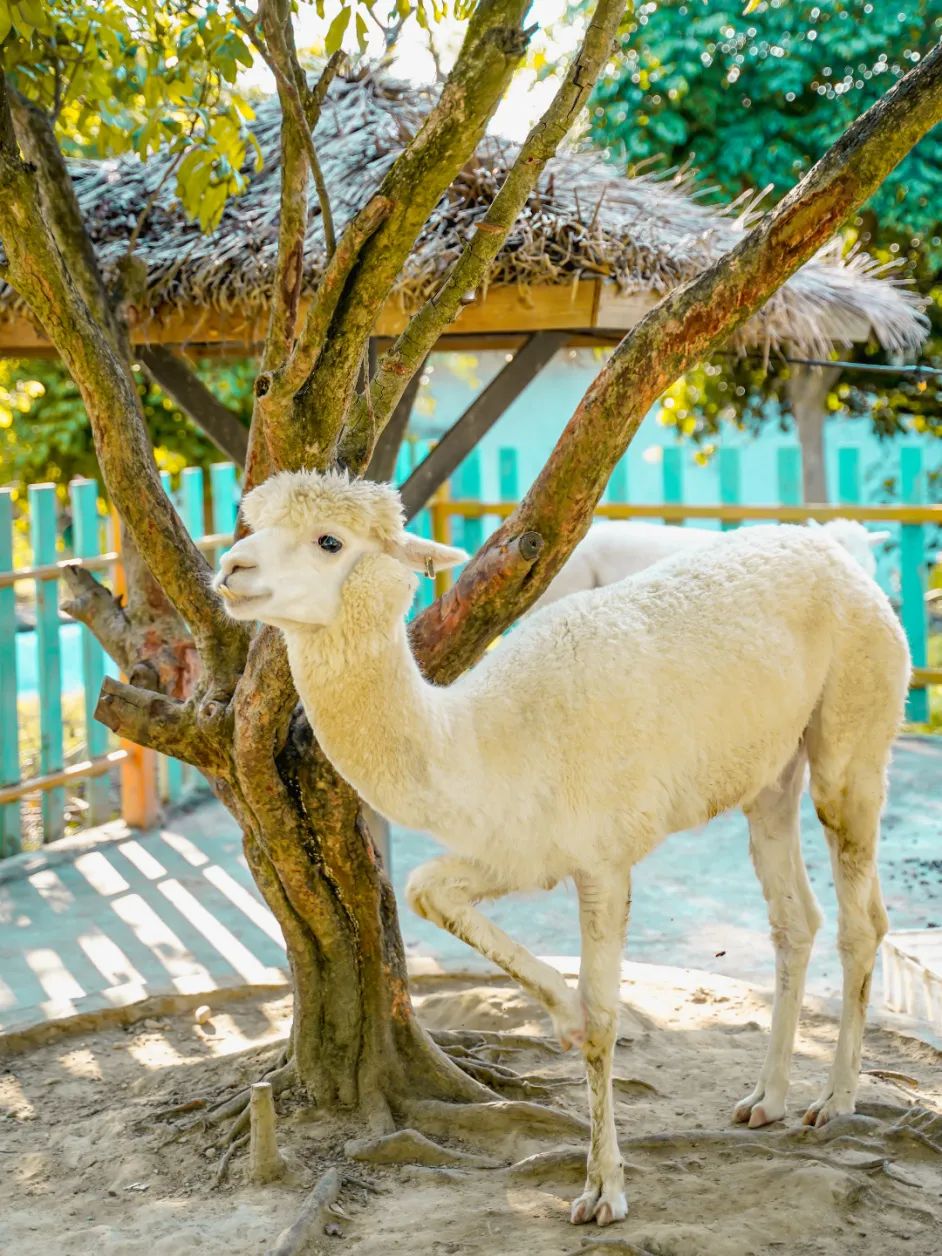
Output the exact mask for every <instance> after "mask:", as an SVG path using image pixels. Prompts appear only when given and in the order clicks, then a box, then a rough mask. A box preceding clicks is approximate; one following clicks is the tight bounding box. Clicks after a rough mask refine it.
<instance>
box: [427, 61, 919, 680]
mask: <svg viewBox="0 0 942 1256" xmlns="http://www.w3.org/2000/svg"><path fill="white" fill-rule="evenodd" d="M940 119H942V43H940V44H938V45H937V46H936V47H935V48H934V49H933V50H932V52H930V53H929V54H928V55H927V56H926V57H924V58H923V59H922V61H921V62H920V63H919V64H918V65H917V66H916V67H915V68H914V69H912V70H910V72H909V73H908V74H907V75H906V76H905V77H904V78H902V79H900V80H899V81H898V82H897V83H896V84H895V86H894V87H893V88H892V89H891V90H890V91H889V92H888V93H887V95H886V96H884V97H883V98H882V100H880V101H878V102H877V103H876V104H875V105H873V106H872V107H871V108H870V109H868V110H867V112H866V113H865V114H863V115H862V116H861V117H860V118H858V119H857V121H856V122H855V123H854V124H853V125H852V126H851V127H850V128H849V130H848V131H847V132H846V133H845V134H844V135H843V136H842V137H841V139H840V140H838V142H837V143H836V144H835V145H834V146H833V147H832V148H831V149H830V150H829V151H828V152H827V153H826V154H825V155H824V157H822V159H821V160H820V161H819V162H818V163H817V165H815V166H814V167H813V168H812V169H811V170H810V171H809V172H808V174H807V175H806V176H805V177H804V178H803V179H802V180H801V182H800V183H799V184H798V185H797V187H795V188H793V189H792V191H791V192H790V193H789V194H788V195H787V196H786V197H785V198H784V199H783V200H782V201H780V202H779V204H778V205H777V206H776V207H775V209H773V210H772V211H771V212H770V213H769V214H767V215H766V217H765V218H763V219H762V220H761V222H759V223H758V224H757V225H756V226H755V227H754V228H753V229H752V230H751V231H749V232H748V233H747V234H746V235H745V236H744V237H743V239H742V240H741V241H740V243H739V244H738V245H737V246H736V248H734V249H732V250H731V251H730V252H729V253H727V254H726V255H725V256H724V257H723V258H721V259H720V260H719V261H718V262H717V263H715V264H714V265H713V266H712V267H711V268H710V269H709V270H707V271H705V272H704V273H703V274H702V275H700V276H698V277H697V278H696V279H693V280H691V281H690V282H688V283H686V284H684V285H682V286H681V287H679V288H675V289H674V291H673V292H671V293H669V294H668V295H667V296H666V297H665V298H664V299H663V300H662V301H660V302H659V303H658V305H656V306H655V307H654V309H652V310H651V311H649V313H648V314H647V315H645V317H644V318H643V319H642V320H641V322H640V323H638V324H637V325H636V326H635V327H634V328H633V329H632V330H631V332H629V334H628V335H627V336H626V337H625V339H624V340H623V341H622V342H621V344H620V345H619V346H618V348H617V349H616V350H615V352H614V354H613V355H612V357H611V358H610V359H609V361H608V363H607V364H606V366H605V367H604V369H603V370H602V371H601V372H600V374H599V375H598V377H597V378H596V380H595V382H594V383H593V385H592V386H591V388H590V389H589V390H588V392H587V393H586V395H585V397H584V398H583V399H582V401H581V403H580V404H579V406H578V408H577V410H576V412H575V414H574V415H573V416H572V418H571V419H570V421H569V423H568V424H567V426H566V429H565V431H564V432H563V434H562V435H561V437H560V439H559V441H558V442H557V444H556V447H555V449H554V450H553V453H552V454H551V456H550V458H549V460H548V462H547V463H546V465H545V467H544V468H543V470H542V472H541V473H540V475H539V476H538V477H537V479H536V481H535V483H534V484H533V486H532V488H531V489H530V491H529V492H528V493H527V496H526V497H525V498H524V500H523V501H522V502H521V503H520V506H519V507H518V508H517V510H515V511H514V513H513V514H512V515H511V516H510V518H509V519H508V520H506V522H505V523H504V524H503V525H502V526H501V527H500V528H498V529H497V531H496V532H495V533H494V534H493V536H491V537H490V538H489V540H488V541H487V543H486V545H485V546H483V547H482V549H481V550H480V551H479V552H478V554H477V555H476V556H475V558H474V559H473V560H472V561H471V562H470V563H469V564H468V565H467V567H466V568H465V569H464V571H463V572H462V574H461V576H460V578H459V580H458V581H457V582H456V584H455V585H454V586H453V588H452V589H451V590H449V592H448V594H446V595H445V597H444V598H443V599H442V603H443V605H442V606H437V607H431V608H429V610H428V611H426V612H425V613H424V614H423V615H422V616H420V617H419V618H417V619H416V620H415V621H414V622H413V625H412V639H413V643H414V645H415V648H416V653H417V655H418V657H419V658H420V660H421V661H422V663H423V666H424V667H425V669H426V671H427V672H428V674H429V675H430V676H431V677H433V678H434V679H435V680H437V681H440V682H441V681H448V680H451V679H453V678H454V677H455V676H457V675H459V674H460V673H461V672H462V671H463V670H464V669H465V668H466V667H468V666H470V664H471V663H473V662H474V660H475V659H476V658H478V657H480V655H481V653H482V652H483V651H484V649H486V647H487V645H488V644H489V642H490V641H491V640H493V638H494V637H495V635H496V634H497V633H499V632H500V631H502V629H503V628H505V627H507V625H509V624H510V623H512V622H513V620H514V619H515V618H516V617H517V616H518V615H519V614H520V612H521V611H523V610H525V609H526V607H527V606H529V605H530V604H531V603H532V602H533V601H534V600H535V599H536V598H537V597H538V596H539V594H540V593H541V592H542V591H543V590H544V589H545V588H546V587H547V585H548V584H549V582H550V580H552V578H553V576H554V575H555V574H556V572H557V571H558V570H559V568H560V567H561V566H562V564H563V563H564V562H565V560H566V558H567V557H568V556H569V554H570V553H571V552H572V549H573V547H574V546H575V545H576V544H577V542H578V541H579V540H580V539H581V537H583V536H584V535H585V533H586V531H587V530H588V527H589V524H590V523H591V520H592V514H593V511H594V509H595V506H596V504H597V503H598V500H599V498H600V497H601V494H602V491H603V489H604V487H605V484H606V481H607V479H608V476H609V475H610V473H611V469H612V467H613V466H614V465H615V463H616V462H617V461H618V459H619V458H620V457H621V456H622V454H623V453H624V451H625V449H626V448H627V447H628V444H629V442H630V441H631V439H632V437H633V436H634V434H635V432H636V431H637V429H638V427H639V425H640V423H641V421H642V419H643V418H644V416H645V414H646V413H647V412H648V410H649V409H650V407H651V405H652V403H653V402H654V401H655V400H656V398H657V397H658V396H659V395H660V394H661V393H662V392H663V391H664V389H665V388H666V387H668V385H670V384H671V383H673V381H674V380H675V379H677V377H678V376H679V375H681V374H683V372H684V371H685V370H687V369H688V368H689V367H690V366H691V365H692V364H693V363H694V362H697V361H699V360H700V359H702V358H704V357H706V356H707V355H708V354H709V353H710V352H712V351H713V350H715V349H716V348H717V347H718V346H719V345H720V344H722V342H723V341H725V340H726V339H728V337H729V336H730V334H731V333H732V332H733V331H735V330H736V328H737V327H739V326H740V325H741V324H742V323H743V322H744V321H745V320H746V319H747V318H749V317H750V315H751V314H752V313H753V312H754V311H755V310H757V309H758V308H759V307H760V306H761V305H762V304H763V303H764V302H765V301H767V300H768V298H769V297H770V296H771V295H772V293H773V292H774V291H775V290H776V288H778V287H779V286H780V285H781V284H782V283H784V282H785V280H786V279H788V277H789V276H790V275H792V274H793V273H794V272H795V271H796V270H797V269H798V268H799V266H801V265H802V263H803V262H805V261H807V259H808V258H809V257H811V256H812V255H813V254H814V253H815V252H816V251H817V250H818V249H819V248H820V247H821V246H822V245H823V244H824V243H826V241H827V240H829V239H830V238H831V236H832V235H833V234H834V232H835V231H836V230H837V229H838V227H839V226H840V225H841V223H842V222H843V221H844V220H845V219H846V218H847V217H848V216H849V215H850V214H851V213H852V212H853V211H854V210H855V209H856V208H857V206H858V205H860V204H861V203H862V202H863V201H865V200H866V199H867V198H868V197H869V196H870V195H872V193H873V192H874V191H875V190H876V189H877V188H878V187H879V185H880V184H881V183H882V182H883V180H884V179H885V178H886V176H887V175H888V174H889V172H890V171H891V170H892V169H893V167H894V166H895V165H897V163H898V162H899V161H900V160H901V159H902V158H903V157H904V156H905V155H906V153H907V152H909V150H910V149H911V148H912V147H913V145H914V144H916V143H917V141H918V140H919V139H920V138H921V137H922V136H923V135H924V134H925V133H926V132H927V131H928V130H929V129H930V128H931V127H932V126H934V125H935V124H936V123H937V122H939V121H940ZM531 531H532V532H535V533H537V534H538V535H539V536H540V537H542V539H543V541H544V543H545V544H544V547H543V550H542V553H541V555H540V559H539V561H538V562H537V563H535V564H534V565H533V566H532V567H531V568H529V569H528V570H520V571H517V572H515V573H513V575H512V578H511V579H510V580H508V581H505V582H504V583H503V584H501V585H499V586H493V587H492V586H490V585H489V583H488V581H487V580H486V579H482V577H481V572H482V571H484V570H486V567H487V564H488V563H490V562H492V561H493V559H492V554H493V552H494V551H495V550H497V551H500V550H502V549H506V548H507V547H508V546H510V545H512V543H513V541H514V539H515V538H519V537H521V535H522V534H524V533H527V532H531ZM485 606H486V607H487V608H488V611H489V613H488V614H483V613H482V612H483V609H484V607H485ZM446 621H447V624H448V632H447V633H446V632H444V631H443V630H442V626H443V623H444V622H446Z"/></svg>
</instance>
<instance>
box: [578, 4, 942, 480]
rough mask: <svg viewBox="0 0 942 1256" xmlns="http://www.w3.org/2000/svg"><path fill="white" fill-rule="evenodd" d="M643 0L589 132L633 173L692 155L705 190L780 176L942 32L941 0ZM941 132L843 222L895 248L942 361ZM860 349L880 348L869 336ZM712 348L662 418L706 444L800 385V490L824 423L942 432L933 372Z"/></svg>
mask: <svg viewBox="0 0 942 1256" xmlns="http://www.w3.org/2000/svg"><path fill="white" fill-rule="evenodd" d="M743 8H744V6H743V5H742V3H741V2H740V0H649V2H648V3H644V4H640V5H638V6H637V8H636V9H635V13H634V17H633V19H632V20H631V21H630V22H629V24H628V27H627V29H626V31H625V33H624V35H623V37H622V48H621V53H620V57H619V60H618V69H617V72H615V73H610V74H608V75H607V76H603V78H602V79H601V80H600V82H599V85H598V87H597V88H596V91H595V95H594V109H593V112H592V124H591V131H590V136H591V138H592V140H593V141H594V142H595V143H597V144H599V145H601V146H602V147H604V148H605V149H606V150H607V151H608V153H609V155H610V156H611V158H612V159H613V160H614V161H615V162H617V163H618V164H619V165H624V166H627V168H628V170H629V172H630V173H632V174H637V173H640V172H642V171H643V170H646V169H647V170H650V169H652V168H653V167H655V166H656V165H657V164H658V163H659V164H661V165H662V166H663V165H667V166H682V165H684V164H685V163H691V164H692V165H693V166H694V167H695V168H696V169H697V170H698V171H699V172H700V174H701V176H702V180H703V185H704V190H703V195H704V196H706V197H710V196H715V197H716V198H717V199H724V200H729V199H732V198H735V197H737V196H740V195H742V194H749V193H759V192H762V191H765V190H766V189H768V191H767V194H766V200H765V202H764V203H765V204H770V203H772V202H774V201H775V200H776V199H777V198H778V197H780V196H781V195H783V194H784V192H785V191H787V189H788V188H790V187H791V186H792V185H793V184H794V182H795V180H796V179H797V178H799V177H800V176H801V175H802V174H803V173H804V172H805V171H806V170H807V169H808V168H809V166H810V165H812V164H813V162H814V161H815V160H817V158H818V157H819V156H820V155H821V154H822V153H824V152H825V151H826V149H827V147H828V145H829V144H831V143H833V142H834V140H836V139H837V137H838V136H839V135H840V134H841V132H842V131H843V130H844V129H846V127H847V126H848V125H849V123H850V122H851V121H852V120H853V119H854V118H855V117H857V115H858V114H860V113H862V112H863V110H864V109H866V108H867V107H868V106H869V105H870V104H872V103H873V101H874V100H876V99H877V98H878V97H879V96H880V95H881V94H882V93H884V92H885V91H886V90H887V88H888V87H889V86H890V84H891V82H892V80H893V79H896V78H899V77H900V76H901V75H903V74H905V72H906V71H907V70H908V69H910V68H911V66H912V65H913V64H914V63H916V62H917V61H918V60H919V59H920V57H921V56H922V55H924V54H925V52H927V51H928V50H929V49H930V48H931V47H932V46H933V45H934V44H935V43H937V42H938V40H939V38H940V36H942V0H828V3H824V0H822V2H821V3H819V4H808V3H799V2H796V0H762V2H761V3H759V4H758V5H757V6H756V7H755V8H754V9H753V10H752V11H751V12H749V13H748V14H744V13H743ZM940 207H942V136H940V135H939V131H938V129H937V130H936V132H934V133H932V134H930V135H928V136H927V137H926V138H925V139H924V140H923V141H922V142H921V143H920V144H918V145H917V146H916V148H914V149H913V151H912V152H911V153H910V154H909V156H908V157H906V158H905V160H904V161H902V162H901V163H900V165H899V166H898V167H897V168H896V170H894V172H893V173H892V174H891V175H890V177H889V178H888V179H887V180H886V181H885V183H884V184H883V185H882V186H881V188H880V190H879V192H878V193H877V194H876V195H875V196H874V197H873V198H872V199H871V200H870V201H869V202H868V204H867V205H866V206H865V207H864V209H863V211H862V212H861V213H860V214H859V215H858V216H857V217H856V218H855V219H854V220H853V221H852V222H850V223H848V224H847V226H846V228H845V231H844V239H845V244H846V247H848V248H851V247H853V245H854V244H855V243H858V242H859V243H860V244H864V245H866V247H867V248H868V250H869V251H871V252H872V253H873V254H874V255H875V256H877V257H878V258H880V259H882V260H885V261H887V262H898V263H900V264H901V266H902V271H901V273H903V274H909V275H911V276H912V279H913V281H914V282H915V284H916V285H917V287H918V289H919V290H920V292H922V293H923V294H924V296H925V297H926V298H927V299H928V301H929V305H928V309H927V314H928V316H929V319H930V324H931V334H930V337H929V339H928V340H927V342H926V344H925V346H924V348H923V351H922V355H921V357H920V362H921V363H922V364H923V365H926V366H932V367H937V368H938V367H942V282H940V266H942V208H940ZM855 357H856V360H858V361H863V362H871V363H886V362H887V358H886V356H885V355H884V354H883V353H882V352H881V351H880V350H879V349H878V347H877V346H874V345H870V346H866V347H865V348H864V349H863V350H862V351H861V349H859V348H858V350H857V352H856V354H855ZM803 374H805V373H804V372H802V371H801V370H800V368H799V369H795V370H792V371H791V372H790V371H789V369H788V368H787V367H782V366H779V365H776V364H775V363H773V364H771V365H770V369H769V370H766V368H765V365H764V364H763V363H761V362H756V361H751V360H747V361H735V360H732V359H730V358H724V357H718V358H716V359H714V361H712V362H708V363H704V364H703V365H702V366H701V367H699V368H698V369H697V370H696V371H694V372H691V373H690V374H688V375H687V376H686V377H685V378H684V379H683V380H681V381H679V382H678V383H677V385H676V386H675V387H674V388H672V389H671V390H670V392H669V393H668V394H666V396H665V398H664V401H663V405H662V410H661V419H662V421H663V422H665V423H667V424H669V425H673V426H675V427H676V428H677V431H678V435H679V436H682V437H687V438H690V439H693V440H695V441H697V442H699V443H700V444H701V445H702V446H703V447H704V451H705V453H707V454H708V453H709V451H710V448H711V441H712V438H713V437H715V436H716V435H717V434H718V433H719V431H720V430H721V428H722V426H723V424H724V423H732V424H735V425H736V426H738V427H740V428H745V429H754V428H756V427H758V426H760V425H761V424H764V423H769V422H778V423H782V422H786V421H787V415H788V412H789V410H790V409H792V408H793V406H794V403H795V401H796V394H797V393H798V392H799V389H800V388H801V387H802V386H804V387H805V388H806V389H807V388H808V386H809V385H810V386H811V391H812V393H813V394H816V396H817V401H816V400H815V396H812V399H811V404H812V407H813V406H814V405H815V404H817V410H816V412H815V413H814V414H812V415H811V416H810V421H808V420H806V422H805V423H804V424H803V425H802V428H801V429H800V432H799V435H800V438H801V439H802V445H803V451H804V453H805V494H806V498H809V499H811V498H813V499H817V500H822V499H823V500H826V492H827V488H826V484H825V481H824V464H823V456H822V454H823V423H824V419H825V417H827V416H838V415H866V416H869V417H870V419H871V420H872V422H873V424H874V427H875V429H876V431H877V432H878V433H879V434H882V435H886V436H892V435H894V434H896V433H898V432H900V431H906V430H914V431H930V432H932V433H933V434H936V435H939V434H942V376H938V377H931V376H930V377H925V376H924V377H922V378H920V377H918V376H915V375H911V376H905V375H895V374H894V375H888V376H886V377H881V376H877V375H873V374H864V373H862V372H850V371H832V372H827V373H818V374H817V380H815V379H812V380H810V381H808V380H805V381H804V384H803V383H802V380H801V378H800V377H801V376H802V375H803Z"/></svg>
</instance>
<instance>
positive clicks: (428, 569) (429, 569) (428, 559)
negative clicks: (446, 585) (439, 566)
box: [425, 554, 435, 580]
mask: <svg viewBox="0 0 942 1256" xmlns="http://www.w3.org/2000/svg"><path fill="white" fill-rule="evenodd" d="M425 574H426V575H427V576H428V578H429V580H431V579H432V578H433V577H434V575H435V568H434V567H433V566H432V556H431V554H427V555H426V556H425Z"/></svg>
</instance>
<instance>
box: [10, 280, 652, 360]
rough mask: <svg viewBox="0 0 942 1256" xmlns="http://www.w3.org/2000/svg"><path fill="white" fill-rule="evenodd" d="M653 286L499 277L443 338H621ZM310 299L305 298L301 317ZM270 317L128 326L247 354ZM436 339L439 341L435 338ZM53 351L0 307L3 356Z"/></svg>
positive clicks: (163, 316)
mask: <svg viewBox="0 0 942 1256" xmlns="http://www.w3.org/2000/svg"><path fill="white" fill-rule="evenodd" d="M655 299H656V294H654V293H640V294H637V295H633V296H623V295H620V294H619V292H618V288H617V285H616V284H614V283H613V282H612V281H611V280H605V279H580V280H578V281H576V282H575V283H563V284H534V285H533V286H532V287H523V286H522V285H518V284H496V285H493V286H492V287H490V288H488V289H487V290H486V292H485V294H484V295H483V296H481V297H478V298H476V299H475V300H474V301H471V302H469V303H468V304H467V305H466V306H464V307H463V309H462V311H461V313H460V314H459V315H458V317H457V318H456V319H455V321H454V322H453V323H451V324H450V325H449V327H448V330H447V333H446V335H445V336H444V337H443V339H444V340H446V341H449V342H450V341H451V340H455V341H456V342H460V343H462V344H463V345H465V344H473V343H475V341H476V338H477V337H478V336H492V335H504V336H508V337H515V336H519V335H521V334H531V333H533V332H537V331H568V332H571V333H574V334H575V333H583V334H585V333H591V331H592V329H593V328H598V329H600V338H599V340H598V343H601V344H605V343H610V342H611V340H612V339H614V340H616V341H617V340H618V339H620V336H619V335H618V333H619V332H624V331H626V330H627V329H628V328H629V327H633V326H634V324H635V323H636V322H637V321H638V319H639V318H640V317H641V316H642V315H643V314H644V313H645V311H646V310H647V309H649V308H650V306H651V305H653V304H654V302H655ZM307 303H308V299H302V301H301V310H300V316H301V317H303V315H304V311H305V309H306V307H307ZM412 313H414V308H413V307H412V306H409V305H406V304H404V303H403V300H402V298H401V296H400V295H398V294H396V293H393V295H392V296H391V297H390V299H389V300H388V301H387V302H386V305H385V306H384V308H383V310H382V311H381V313H380V316H379V318H378V320H377V323H376V328H375V336H376V338H377V339H378V340H379V341H380V342H382V341H384V340H389V339H391V338H392V337H394V336H396V335H398V333H399V332H400V331H402V329H403V328H404V327H405V325H406V323H407V322H408V320H409V317H410V316H411V314H412ZM267 325H268V309H267V307H266V306H263V305H245V306H236V307H234V308H232V309H226V310H219V309H213V308H210V307H208V306H202V307H201V306H183V307H180V306H170V307H161V308H158V309H156V310H154V311H153V313H151V314H149V315H148V316H147V317H146V318H143V319H142V320H141V321H140V322H139V323H137V324H136V326H134V327H132V328H131V340H132V342H133V344H135V345H168V346H176V347H179V348H186V349H189V350H191V351H193V352H197V351H198V352H200V353H203V352H210V353H212V352H217V353H218V352H219V351H220V350H224V351H225V352H227V353H232V354H236V353H238V352H241V353H244V354H249V353H252V352H253V351H254V350H256V349H257V348H258V346H259V345H261V344H262V342H263V340H264V338H265V330H266V327H267ZM440 343H441V342H440ZM42 353H46V354H50V353H52V349H51V347H50V344H49V341H48V339H47V338H46V336H45V335H44V334H43V332H42V330H41V329H39V328H37V327H36V326H34V325H33V323H31V322H30V320H29V319H28V318H27V317H26V316H25V315H23V314H21V313H19V312H14V311H4V310H2V309H0V355H5V356H6V357H16V356H21V355H22V356H31V355H34V354H42Z"/></svg>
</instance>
